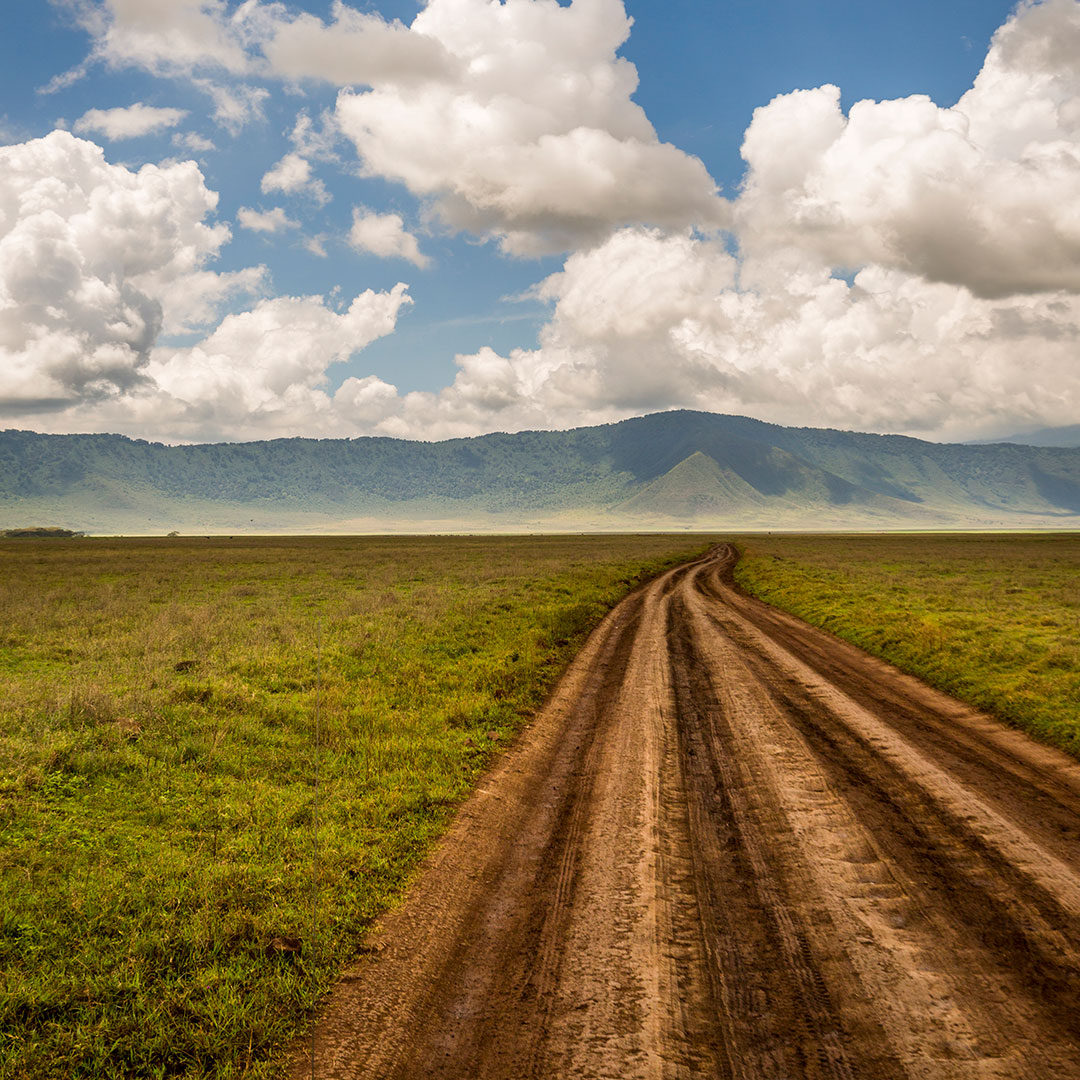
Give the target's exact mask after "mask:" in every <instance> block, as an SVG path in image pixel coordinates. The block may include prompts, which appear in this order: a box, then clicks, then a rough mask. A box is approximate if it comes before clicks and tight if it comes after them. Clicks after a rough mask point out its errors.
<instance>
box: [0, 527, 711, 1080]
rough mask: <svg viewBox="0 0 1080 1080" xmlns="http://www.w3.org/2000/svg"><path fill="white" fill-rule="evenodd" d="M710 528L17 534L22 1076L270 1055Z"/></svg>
mask: <svg viewBox="0 0 1080 1080" xmlns="http://www.w3.org/2000/svg"><path fill="white" fill-rule="evenodd" d="M703 546H704V545H703V542H702V540H701V539H700V538H697V539H695V538H688V537H686V536H682V537H677V538H673V537H670V536H668V537H664V536H650V537H612V536H607V537H587V538H585V537H582V538H556V537H547V538H505V539H494V538H456V539H449V538H423V539H422V538H410V539H388V538H378V539H375V538H368V539H356V538H320V539H280V538H279V539H235V540H231V541H230V540H222V539H217V540H202V539H198V540H196V539H175V540H174V539H160V540H147V539H142V540H111V541H110V540H103V539H94V540H86V539H75V540H21V541H19V540H10V541H0V611H2V612H3V618H2V620H0V678H2V680H3V685H4V693H3V699H2V702H0V1077H3V1078H4V1080H8V1078H14V1077H19V1078H23V1077H35V1078H37V1077H65V1078H68V1077H95V1078H107V1077H134V1076H138V1077H166V1076H185V1077H209V1076H214V1077H240V1076H244V1077H268V1076H273V1075H276V1074H277V1072H278V1071H280V1051H281V1049H282V1047H284V1046H285V1045H286V1044H287V1042H288V1040H289V1039H290V1038H291V1037H292V1036H294V1034H295V1033H296V1032H297V1031H298V1030H299V1029H300V1028H301V1027H302V1026H303V1024H304V1021H305V1019H306V1016H307V1010H309V1008H310V1007H311V1006H312V1004H313V1002H314V1001H315V1000H316V999H317V998H318V997H319V996H320V995H321V994H322V993H323V992H324V991H325V990H326V989H327V988H328V986H329V985H330V984H331V983H332V981H333V979H334V976H335V974H336V972H337V971H338V970H339V969H340V967H341V966H342V964H343V963H344V962H345V961H347V960H348V959H349V958H350V957H351V956H352V955H354V954H355V951H356V949H357V947H358V943H359V941H360V938H361V936H362V934H363V931H364V930H365V928H367V927H368V926H369V925H370V924H371V922H372V920H373V919H374V917H375V916H376V914H377V913H378V912H379V911H381V910H383V909H384V908H385V907H386V906H387V905H388V904H391V903H392V902H393V900H394V898H395V897H397V896H398V895H400V893H401V891H402V889H403V887H404V886H405V884H406V883H407V881H408V879H409V876H410V874H411V873H412V872H413V871H414V870H415V868H416V866H417V864H418V862H419V860H420V858H421V856H422V854H423V853H424V851H425V850H426V849H427V848H428V846H429V845H430V843H431V841H432V839H433V838H434V837H435V836H437V835H438V833H439V831H440V830H441V829H442V828H443V827H444V825H445V824H446V822H447V821H448V819H449V816H450V814H451V813H452V810H453V807H454V806H455V804H456V803H458V802H459V801H460V800H461V798H462V797H463V796H464V795H465V794H466V793H467V791H468V790H469V788H470V786H471V785H472V784H473V782H474V781H475V779H476V778H477V776H478V775H479V773H480V772H481V771H482V770H483V768H484V766H485V764H486V762H487V761H488V760H489V758H490V756H491V754H492V753H493V752H494V751H495V750H496V749H497V748H498V747H499V746H501V745H503V744H504V743H505V742H506V741H507V740H508V739H509V738H510V737H511V735H512V734H513V733H514V731H515V730H516V729H517V728H518V727H519V725H520V724H521V723H522V722H523V718H526V717H527V716H528V715H529V714H530V712H531V711H532V710H533V709H534V708H535V707H536V706H537V705H538V704H539V703H540V702H541V700H542V698H543V696H544V694H545V692H546V691H547V689H548V688H549V687H550V685H551V684H552V682H553V680H554V678H555V677H556V676H557V674H558V672H559V671H560V670H561V668H562V666H563V665H564V663H565V662H566V660H567V659H568V658H569V657H570V656H571V655H572V654H573V652H574V651H575V650H576V649H577V648H578V647H579V646H580V644H581V642H582V640H583V639H584V636H585V635H586V633H587V632H588V630H589V628H590V627H591V626H592V625H594V624H595V622H596V621H598V619H599V617H600V616H601V615H602V614H603V612H604V611H605V610H607V609H608V608H609V607H610V606H611V604H612V603H614V601H615V600H616V599H617V598H618V597H619V596H620V595H622V594H624V593H625V592H626V591H628V589H629V588H630V587H631V586H632V585H633V584H634V583H635V582H636V581H637V580H639V579H641V578H643V577H646V576H649V575H651V574H653V573H655V572H657V571H658V570H660V569H661V568H662V567H663V566H666V565H669V564H671V563H672V562H675V561H679V560H680V559H681V558H683V557H685V556H686V555H687V554H689V553H690V552H692V551H695V550H701V549H702V548H703ZM316 722H317V727H318V731H316ZM317 746H318V753H316V747H317ZM316 775H318V787H317V788H316ZM316 793H317V794H318V799H317V801H316ZM316 819H317V822H318V827H317V841H318V851H317V863H316V857H315V856H316V850H315V841H316V825H315V822H316ZM313 901H316V902H317V908H316V910H315V916H316V923H315V925H316V926H317V931H316V932H315V933H314V936H313V929H312V928H313Z"/></svg>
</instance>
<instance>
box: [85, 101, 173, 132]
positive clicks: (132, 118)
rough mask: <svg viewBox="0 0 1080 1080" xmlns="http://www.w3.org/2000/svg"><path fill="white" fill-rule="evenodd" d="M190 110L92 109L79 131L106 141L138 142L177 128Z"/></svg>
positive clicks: (141, 105) (139, 105) (149, 106)
mask: <svg viewBox="0 0 1080 1080" xmlns="http://www.w3.org/2000/svg"><path fill="white" fill-rule="evenodd" d="M185 116H187V110H186V109H158V108H155V107H154V106H152V105H143V104H135V105H129V106H127V107H126V108H122V109H90V110H88V111H87V112H85V113H83V115H82V116H80V117H79V119H78V120H76V121H75V125H74V130H75V131H78V132H97V133H99V134H101V135H104V136H105V138H106V139H112V140H114V141H115V140H118V139H134V138H138V137H139V136H140V135H150V134H153V133H156V132H160V131H164V130H166V129H167V128H172V127H176V125H177V124H179V123H180V121H181V120H183V119H184V117H185Z"/></svg>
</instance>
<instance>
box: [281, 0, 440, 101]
mask: <svg viewBox="0 0 1080 1080" xmlns="http://www.w3.org/2000/svg"><path fill="white" fill-rule="evenodd" d="M332 14H333V21H332V22H330V23H329V24H327V23H324V22H323V21H322V20H321V19H318V18H316V17H315V16H313V15H309V14H307V13H303V14H300V15H298V16H296V17H295V18H289V17H286V16H284V15H281V16H279V17H276V18H274V19H273V21H272V23H270V24H267V29H268V37H267V39H266V40H265V41H263V42H262V45H261V48H262V52H263V54H264V55H265V57H266V59H267V61H268V63H269V67H270V70H271V71H272V72H273V73H274V74H275V75H277V76H279V77H280V78H286V79H318V80H322V81H325V82H330V83H335V84H337V85H339V86H352V85H372V84H375V83H379V82H383V81H385V80H388V79H389V80H392V81H394V82H402V81H414V82H415V81H425V80H428V79H431V78H435V77H439V76H443V75H448V74H450V73H451V72H452V71H453V70H454V68H455V66H456V60H455V58H454V57H452V56H451V55H450V54H449V53H448V52H447V51H446V49H445V48H443V46H442V45H441V43H440V42H439V41H437V40H436V39H434V38H432V37H428V36H427V35H425V34H418V33H414V32H412V31H410V30H409V29H407V28H406V27H405V26H403V25H402V24H401V23H400V22H397V21H394V22H387V21H386V20H384V19H383V18H381V17H380V16H378V15H367V14H364V13H363V12H360V11H357V10H355V9H354V8H351V7H349V6H347V5H346V4H343V3H341V2H340V0H335V3H334V5H333V8H332Z"/></svg>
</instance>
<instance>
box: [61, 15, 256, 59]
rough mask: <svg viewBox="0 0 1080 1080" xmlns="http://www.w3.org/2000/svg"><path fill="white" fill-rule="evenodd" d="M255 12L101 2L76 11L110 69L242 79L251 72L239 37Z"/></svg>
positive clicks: (245, 50)
mask: <svg viewBox="0 0 1080 1080" xmlns="http://www.w3.org/2000/svg"><path fill="white" fill-rule="evenodd" d="M255 7H256V5H254V4H242V5H241V6H240V8H239V9H238V10H237V11H236V12H235V13H233V14H230V13H229V10H228V5H227V3H225V0H104V2H103V3H101V4H96V5H90V4H88V5H84V6H82V7H81V8H80V9H79V10H80V13H81V18H82V21H83V24H84V26H85V27H86V29H87V30H89V31H90V33H91V34H92V36H93V38H94V50H95V56H96V57H97V58H99V59H102V60H104V61H106V62H107V63H109V64H110V65H111V66H113V67H141V68H144V69H145V70H147V71H150V72H152V73H153V74H155V75H175V74H183V73H187V72H190V71H192V70H195V69H200V68H216V69H223V70H224V71H226V72H229V73H230V74H233V75H242V74H246V73H247V72H249V71H251V69H252V63H251V58H250V56H249V54H248V51H247V48H246V47H245V41H244V37H245V32H246V31H247V29H248V27H249V25H250V18H251V15H252V14H253V11H252V9H253V8H255Z"/></svg>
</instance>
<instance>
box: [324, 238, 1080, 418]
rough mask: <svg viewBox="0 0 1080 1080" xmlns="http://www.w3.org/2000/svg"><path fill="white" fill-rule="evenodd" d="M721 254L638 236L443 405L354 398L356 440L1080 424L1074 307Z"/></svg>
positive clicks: (383, 396) (576, 276)
mask: <svg viewBox="0 0 1080 1080" xmlns="http://www.w3.org/2000/svg"><path fill="white" fill-rule="evenodd" d="M753 275H754V281H753V283H754V285H755V286H756V287H755V288H748V287H747V284H748V283H747V282H746V281H745V280H743V271H742V269H741V268H740V267H738V266H737V265H736V263H735V261H734V260H733V259H732V257H731V255H730V254H729V253H728V252H727V251H726V250H725V248H724V247H723V245H722V244H721V243H719V242H717V241H711V240H704V239H701V238H694V237H691V236H676V235H671V234H665V233H663V232H661V231H659V230H645V229H629V230H623V231H621V232H619V233H617V234H615V235H614V236H613V237H611V238H610V240H609V241H607V242H606V243H605V244H603V245H601V246H599V247H597V248H594V249H592V250H590V251H588V252H579V253H577V254H575V255H573V256H571V257H570V258H569V259H568V260H567V262H566V265H565V267H564V269H563V270H562V271H561V272H559V273H558V274H554V275H552V276H550V277H549V278H547V279H546V280H545V281H544V282H543V283H542V284H541V285H540V286H539V288H538V289H537V295H539V296H540V297H542V298H544V299H547V300H548V301H550V302H551V303H552V304H553V310H552V314H551V318H550V320H549V322H548V323H547V325H546V326H545V327H544V328H543V330H542V332H541V336H540V342H539V345H538V347H537V348H535V349H517V350H514V351H512V352H511V353H510V355H508V356H502V355H499V354H498V353H496V352H495V351H493V350H492V349H490V348H484V349H481V350H480V351H479V352H477V353H475V354H473V355H467V356H459V357H458V358H457V364H458V369H459V370H458V373H457V376H456V378H455V380H454V382H453V383H452V384H451V385H450V386H448V387H446V388H445V389H443V390H441V391H439V392H437V393H426V392H412V393H407V394H398V392H397V391H396V390H395V388H394V387H393V386H391V385H390V384H388V383H386V382H385V381H383V380H380V379H377V378H375V377H369V378H368V379H354V380H349V381H348V383H347V385H344V386H343V387H342V388H341V390H340V391H339V393H338V395H337V396H336V398H335V400H336V401H337V402H338V404H339V406H342V407H343V406H344V404H345V402H346V400H348V401H355V406H356V409H355V412H353V413H352V422H353V423H354V424H355V425H357V426H358V427H359V428H360V429H361V430H365V431H373V432H378V433H381V434H387V435H396V436H403V437H412V438H442V437H452V436H458V435H470V434H477V433H480V432H484V431H512V430H521V429H525V428H531V427H569V426H576V425H580V424H589V423H604V422H609V421H612V420H617V419H621V418H623V417H627V416H633V415H638V414H640V413H642V412H647V411H655V410H657V409H664V408H697V409H705V410H710V411H717V412H739V413H746V412H749V413H750V414H752V415H755V416H760V417H762V418H763V419H768V420H772V421H775V422H777V423H789V424H806V423H808V422H809V423H813V424H815V425H821V426H839V427H845V428H854V429H858V430H871V431H874V430H876V431H906V432H908V433H911V434H933V435H934V436H940V437H954V438H970V437H976V436H978V435H980V434H985V435H995V434H1001V433H1004V432H1007V431H1011V430H1020V429H1023V428H1024V427H1025V426H1028V427H1030V426H1033V424H1037V423H1039V422H1042V421H1044V420H1045V421H1046V422H1047V423H1066V422H1070V421H1071V420H1072V419H1073V418H1075V415H1076V413H1077V412H1078V411H1080V370H1078V369H1077V366H1076V363H1075V357H1076V350H1077V347H1078V346H1080V298H1077V297H1074V296H1070V295H1067V294H1043V295H1039V296H1014V297H1008V298H999V299H982V298H979V297H976V296H974V295H973V294H972V293H971V292H970V290H968V289H966V288H963V287H961V286H956V285H949V284H944V283H936V282H928V281H926V280H924V279H921V278H918V277H916V276H914V275H912V274H908V273H905V272H903V271H899V270H893V269H887V268H883V267H871V268H867V269H865V270H862V271H861V272H859V273H858V274H857V275H856V276H855V278H854V280H853V282H851V283H849V282H847V281H845V280H842V279H839V278H836V277H832V276H831V275H830V274H829V272H828V271H827V270H823V269H814V268H808V267H807V266H806V265H805V264H801V265H800V264H798V263H792V262H789V261H787V260H785V259H780V260H778V261H776V262H774V263H769V264H765V263H761V262H759V263H758V265H757V266H756V267H755V268H754V270H753Z"/></svg>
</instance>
